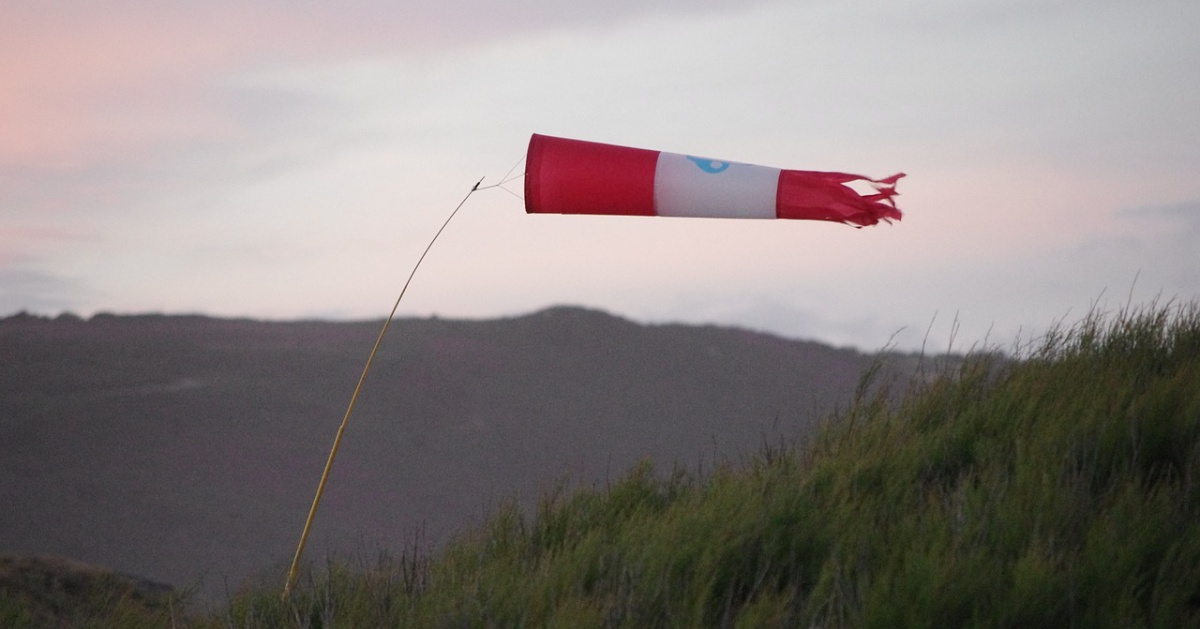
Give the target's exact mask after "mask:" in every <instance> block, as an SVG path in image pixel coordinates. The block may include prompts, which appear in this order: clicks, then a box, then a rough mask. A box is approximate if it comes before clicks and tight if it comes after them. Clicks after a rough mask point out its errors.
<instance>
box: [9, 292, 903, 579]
mask: <svg viewBox="0 0 1200 629" xmlns="http://www.w3.org/2000/svg"><path fill="white" fill-rule="evenodd" d="M380 325H381V322H380V321H365V322H352V323H345V322H342V323H333V322H314V321H308V322H261V321H252V320H229V319H213V318H207V317H201V316H159V315H145V316H113V315H97V316H95V317H92V318H91V319H88V320H81V319H79V318H76V317H71V316H61V317H58V318H56V319H45V318H39V317H33V316H28V315H17V316H14V317H9V318H7V319H3V320H0V554H7V555H28V554H48V555H57V556H64V557H70V558H72V559H73V560H78V561H84V562H89V563H93V564H99V565H105V566H110V567H112V568H114V569H116V570H118V571H121V572H125V573H129V574H135V575H139V576H140V577H144V578H147V579H152V580H156V581H161V582H166V583H170V584H172V585H174V586H175V587H177V588H189V587H197V588H199V590H200V592H201V594H202V596H204V597H206V598H210V599H211V598H214V597H215V598H216V599H217V600H220V599H221V598H223V593H224V592H225V591H226V590H234V589H237V588H238V587H240V586H241V585H243V584H244V583H246V582H247V580H250V579H263V578H267V579H278V580H279V582H280V583H282V579H283V575H284V571H285V570H286V565H287V562H288V561H290V558H291V553H292V552H293V550H294V548H295V544H296V542H297V539H298V537H299V534H300V531H301V528H302V525H303V522H304V517H305V515H306V514H307V510H308V507H309V504H310V502H311V500H312V495H313V491H314V490H315V486H316V483H317V480H318V479H319V476H320V472H321V469H322V467H323V465H324V463H325V458H326V456H327V454H328V451H329V447H330V445H331V443H332V440H333V437H334V434H335V432H336V430H337V427H338V424H339V423H340V421H341V418H342V415H343V413H344V412H345V407H346V404H347V402H348V400H349V397H350V394H351V392H352V391H353V388H354V384H355V382H356V380H357V378H358V375H359V373H360V372H361V370H362V366H363V363H364V361H365V359H366V357H367V354H368V353H369V351H370V348H371V346H372V344H373V343H374V341H375V338H376V336H377V334H378V332H379V328H380ZM872 360H873V356H870V355H866V354H863V353H860V352H857V351H854V350H849V349H837V348H832V347H829V346H826V345H821V344H818V343H812V342H804V341H797V340H788V339H783V338H779V337H774V336H770V335H765V334H760V333H755V332H749V331H745V330H740V329H733V328H720V327H702V326H686V325H641V324H637V323H633V322H631V321H628V320H625V319H621V318H618V317H615V316H611V315H609V314H605V313H602V312H597V311H591V310H584V309H579V308H570V307H557V308H551V309H548V310H544V311H540V312H537V313H534V314H531V315H527V316H520V317H513V318H506V319H496V320H442V319H436V318H433V319H405V320H398V321H397V322H395V323H394V324H393V326H392V329H391V331H390V332H389V335H388V337H387V339H386V340H385V342H384V344H383V347H382V349H381V352H380V355H379V356H378V358H377V359H376V363H375V366H374V367H373V368H372V371H371V373H370V375H369V377H368V379H367V382H366V385H365V387H364V390H363V392H362V395H361V397H360V400H359V403H358V407H357V408H356V410H355V412H354V416H353V417H352V420H351V424H350V427H349V429H348V431H347V433H346V436H345V439H344V442H343V445H342V450H341V452H340V454H339V456H338V460H337V463H336V465H335V467H334V471H333V475H332V477H331V480H330V484H329V487H328V489H327V492H326V495H325V498H324V501H323V503H322V505H321V510H320V512H319V513H318V516H317V520H316V524H315V527H314V531H313V534H312V538H311V541H310V546H309V550H308V554H307V557H308V558H309V559H314V560H317V561H320V560H321V559H322V557H323V556H325V555H326V554H327V553H330V552H334V553H339V554H346V553H364V554H366V555H372V554H374V553H375V552H376V551H377V550H378V549H379V548H380V547H381V546H391V547H400V546H402V545H405V544H411V543H412V540H413V536H414V535H415V534H416V532H417V531H418V530H423V531H424V540H425V542H426V543H430V544H436V543H437V542H439V541H441V540H444V539H446V537H447V536H448V535H450V534H452V533H453V532H454V531H455V530H458V529H460V528H463V527H465V526H467V525H469V524H471V523H473V522H476V521H477V520H478V519H479V518H481V517H482V516H483V515H485V513H486V511H487V510H488V509H489V508H490V507H492V506H494V505H496V504H497V502H499V501H501V500H504V499H506V498H509V497H513V496H518V497H519V499H520V500H521V501H522V502H524V503H526V504H529V503H530V502H532V501H533V500H535V499H536V498H537V496H538V495H539V494H540V493H541V492H543V491H546V490H548V489H551V488H553V487H554V486H555V485H556V484H558V483H559V482H560V481H562V480H563V479H569V480H570V481H571V482H573V483H581V484H585V485H591V484H595V483H600V484H603V483H604V482H605V481H606V479H610V478H611V479H615V478H616V477H617V476H618V475H619V474H621V473H622V472H623V471H625V470H626V469H628V468H629V467H630V466H631V465H632V464H634V463H636V462H638V461H639V460H642V459H650V460H652V461H654V462H655V463H656V464H657V465H659V466H662V467H665V468H669V467H670V466H672V465H674V464H678V465H682V466H685V467H688V468H690V469H693V470H694V469H696V468H697V467H698V466H706V467H711V466H712V465H713V464H714V462H717V461H721V460H729V459H737V458H739V457H740V456H742V455H744V454H748V453H751V452H754V451H757V450H759V449H760V447H761V445H762V443H763V441H764V440H776V439H778V438H793V437H796V436H800V435H803V434H804V433H805V431H806V430H808V429H809V428H810V427H811V426H812V425H813V423H814V422H815V421H817V420H818V419H820V418H821V417H822V416H823V415H825V414H826V413H827V412H828V411H829V410H831V409H832V408H833V407H834V405H835V404H838V403H840V402H844V401H846V400H848V399H849V397H850V395H851V394H852V392H853V390H854V387H855V385H856V384H857V381H858V378H859V376H860V374H861V373H862V371H863V370H864V368H866V367H867V366H868V365H869V364H870V362H871V361H872ZM913 360H914V358H913V357H911V356H910V357H899V360H897V361H893V363H891V364H893V365H894V366H896V368H898V369H907V368H910V367H911V365H912V362H913Z"/></svg>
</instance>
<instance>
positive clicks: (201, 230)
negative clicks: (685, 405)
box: [0, 0, 1200, 351]
mask: <svg viewBox="0 0 1200 629" xmlns="http://www.w3.org/2000/svg"><path fill="white" fill-rule="evenodd" d="M101 4H102V5H103V6H101ZM0 23H2V24H4V25H5V29H4V31H5V35H4V37H2V38H0V121H3V122H2V123H0V316H6V315H8V314H12V313H16V312H19V311H28V312H33V313H37V314H44V315H49V316H53V315H56V314H58V313H62V312H72V313H75V314H78V315H81V316H89V315H91V314H94V313H96V312H115V313H146V312H162V313H203V314H210V315H215V316H230V317H253V318H260V319H280V320H291V319H300V318H322V319H337V320H342V319H378V318H382V317H384V316H386V315H387V313H388V312H389V311H390V310H391V307H392V304H393V302H394V301H395V299H396V296H397V294H398V293H399V290H400V288H401V286H402V285H403V284H404V281H405V279H406V278H407V276H408V274H409V273H410V271H411V270H412V268H413V265H414V264H415V263H416V262H417V260H418V258H419V256H420V255H421V253H422V251H423V250H424V249H425V247H426V245H428V243H429V241H430V239H431V238H432V237H433V236H434V234H435V233H436V232H437V230H438V228H439V227H440V226H441V224H442V223H443V221H445V220H446V218H447V217H448V216H449V215H450V213H451V212H452V211H453V210H454V208H455V207H456V206H457V205H458V203H459V202H460V201H462V200H463V199H464V197H468V193H469V192H470V190H471V187H472V186H473V185H474V184H475V182H476V181H478V180H479V179H480V177H483V178H484V182H483V183H484V185H485V186H487V185H488V184H494V183H498V182H499V181H500V180H501V179H502V178H504V176H505V174H506V173H508V172H509V171H510V169H514V168H515V171H514V172H515V173H516V174H517V175H520V174H521V172H523V171H522V170H521V169H522V168H523V163H522V161H521V160H522V158H523V157H524V153H525V149H526V147H527V144H528V141H529V136H530V134H532V133H541V134H547V135H556V136H562V137H568V138H577V139H584V140H592V141H598V142H607V143H612V144H621V145H627V146H636V147H641V148H650V149H656V150H665V151H672V152H678V153H686V154H692V155H704V156H709V157H713V158H718V159H726V160H734V161H740V162H749V163H755V164H763V165H768V166H776V167H782V168H791V169H805V170H834V171H848V172H855V173H863V174H866V175H870V176H875V177H883V176H887V175H890V174H892V173H895V172H899V171H903V172H905V173H907V174H908V176H907V177H906V178H905V179H903V180H901V182H900V185H899V187H898V190H899V192H900V194H901V196H899V197H898V198H897V202H898V204H899V205H900V207H901V209H902V210H903V211H904V213H905V215H904V219H903V220H902V221H900V222H897V223H894V224H891V225H879V226H875V227H870V228H864V229H854V228H851V227H848V226H845V225H839V224H834V223H827V222H812V221H770V220H767V221H751V220H733V219H679V218H644V217H594V216H554V215H527V214H525V212H524V207H523V203H522V200H521V198H520V195H521V193H522V189H521V181H520V179H517V180H515V181H513V182H512V183H510V184H508V185H506V186H505V187H504V188H488V189H483V190H479V191H477V192H474V193H471V194H470V195H469V197H468V198H467V201H466V203H465V204H464V205H463V207H462V209H461V211H460V212H459V213H458V214H457V215H456V216H455V218H454V219H453V221H451V223H450V224H449V225H448V226H447V228H446V230H445V232H443V233H442V235H441V237H440V238H439V239H438V241H437V242H436V244H435V246H434V247H433V248H432V249H431V251H430V252H429V255H428V256H427V258H426V259H425V260H424V262H423V263H422V265H421V267H420V269H419V271H418V273H417V275H416V276H415V278H414V280H413V282H412V285H411V286H410V288H409V289H408V292H407V293H406V295H405V297H404V300H403V301H402V303H401V305H400V309H399V312H400V314H401V315H403V316H433V315H436V316H439V317H452V318H491V317H501V316H513V315H520V314H524V313H528V312H532V311H534V310H538V309H540V308H544V307H547V306H551V305H556V304H572V305H580V306H586V307H591V308H598V309H602V310H606V311H608V312H611V313H613V314H617V315H620V316H624V317H628V318H631V319H633V320H636V321H641V322H647V323H660V322H686V323H696V324H718V325H737V326H743V327H748V328H751V329H756V330H762V331H766V332H771V333H776V334H780V335H783V336H787V337H791V338H802V339H813V340H818V341H822V342H827V343H832V344H835V345H839V346H852V347H858V348H860V349H863V350H866V351H872V350H876V349H879V348H881V347H884V346H886V345H891V346H894V347H898V348H901V349H918V348H921V347H923V346H924V347H928V348H931V349H935V350H939V351H940V350H944V349H947V348H952V349H964V350H965V349H970V348H971V347H974V346H979V345H998V346H1011V345H1014V344H1016V343H1018V342H1020V341H1021V340H1022V339H1031V338H1035V337H1036V336H1037V335H1038V334H1040V333H1041V332H1042V331H1044V330H1046V329H1047V328H1049V327H1051V326H1053V325H1055V324H1056V323H1060V322H1068V323H1069V322H1071V321H1073V320H1078V318H1080V317H1082V316H1083V315H1084V314H1085V313H1087V312H1088V311H1089V310H1091V309H1093V308H1099V309H1102V310H1115V309H1119V308H1120V307H1122V306H1123V305H1125V304H1127V303H1132V304H1147V303H1150V302H1153V301H1155V300H1157V301H1158V302H1160V303H1161V302H1165V301H1169V300H1175V301H1182V302H1186V301H1190V300H1194V299H1197V298H1198V297H1200V177H1198V175H1200V115H1197V113H1196V112H1200V37H1196V35H1195V34H1196V32H1197V31H1198V30H1200V3H1196V2H1194V1H1192V0H1162V1H1158V2H1152V3H1135V2H1127V1H1110V0H1096V1H1093V2H1087V3H1083V2H1074V1H1054V0H1050V1H1046V0H1038V1H1032V0H1028V1H1026V0H977V1H974V2H970V3H964V2H958V1H957V0H922V1H916V0H899V1H893V2H883V1H880V0H844V1H836V2H835V1H832V0H828V1H827V0H810V1H803V0H781V1H775V0H749V1H743V2H737V3H730V2H716V1H712V0H699V1H696V0H692V1H688V2H682V1H677V0H670V1H663V2H646V1H641V0H639V1H633V0H616V1H612V2H604V3H579V2H566V1H561V0H519V1H515V2H507V3H485V2H480V1H478V0H439V1H438V2H403V3H398V2H383V1H371V0H346V1H344V2H340V3H336V5H334V4H333V3H315V2H293V1H289V2H283V1H282V0H239V1H237V2H233V1H226V0H207V1H205V2H187V1H180V2H174V3H160V2H149V1H139V0H129V1H124V2H121V1H118V2H110V3H93V2H83V1H72V0H64V1H62V2H55V3H37V2H20V1H18V2H6V3H4V4H3V5H2V6H0Z"/></svg>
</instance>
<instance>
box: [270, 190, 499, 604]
mask: <svg viewBox="0 0 1200 629" xmlns="http://www.w3.org/2000/svg"><path fill="white" fill-rule="evenodd" d="M481 183H483V179H480V180H479V181H477V182H476V183H475V185H474V186H472V187H471V190H470V192H467V196H465V197H463V200H462V201H459V202H458V207H455V208H454V211H453V212H451V213H450V216H449V217H447V218H446V221H445V222H444V223H442V226H441V228H439V229H438V230H437V233H436V234H434V235H433V238H432V239H431V240H430V241H429V244H428V245H426V246H425V251H424V252H422V253H421V257H420V258H418V259H417V263H416V264H414V265H413V269H412V272H411V273H409V274H408V280H406V281H405V282H404V287H403V288H401V289H400V296H399V297H397V298H396V303H395V304H393V305H392V312H391V314H389V315H388V317H387V320H385V321H384V322H383V329H381V330H380V331H379V338H377V339H375V347H373V348H371V355H370V356H368V357H367V364H366V365H364V366H363V370H362V375H360V376H359V377H358V384H357V385H355V387H354V394H353V395H351V396H350V404H349V405H348V406H347V407H346V414H345V416H343V417H342V425H341V426H339V427H338V431H337V436H336V437H334V439H333V448H332V449H330V450H329V458H328V459H327V460H326V461H325V471H323V472H321V482H320V483H318V484H317V494H316V495H315V496H313V501H312V507H310V508H309V510H308V518H307V519H306V520H305V521H304V532H302V533H301V534H300V543H299V545H297V546H296V554H295V556H294V557H292V567H291V568H289V569H288V574H287V581H286V582H284V584H283V598H284V599H285V600H286V599H287V598H288V597H289V596H291V593H292V586H293V585H295V582H296V573H297V572H299V570H300V557H301V556H302V555H303V554H304V545H305V544H306V543H307V542H308V533H309V530H310V529H311V528H312V523H313V518H314V517H316V515H317V505H319V504H321V494H323V493H325V483H326V482H328V481H329V471H330V470H332V469H333V459H334V458H335V457H337V452H338V447H340V446H341V444H342V435H343V434H344V433H345V432H346V425H347V424H349V423H350V413H351V412H353V411H354V404H355V403H356V402H357V401H358V393H359V391H361V390H362V385H363V382H364V381H365V380H366V379H367V372H368V371H370V370H371V363H372V362H374V361H375V354H376V353H378V352H379V346H380V344H382V343H383V337H384V335H385V334H387V331H388V327H390V326H391V325H392V319H394V318H395V317H396V309H397V308H399V307H400V300H401V299H404V293H405V291H407V290H408V285H409V284H410V283H411V282H412V279H413V276H414V275H416V274H417V269H418V268H419V267H420V266H421V262H422V261H424V260H425V256H426V255H427V254H428V253H429V250H430V249H431V248H433V243H434V242H437V239H438V236H441V235H442V231H444V230H445V229H446V226H447V225H449V224H450V220H451V219H453V218H454V215H455V214H458V211H459V210H460V209H462V206H463V204H464V203H466V202H467V199H469V198H471V194H472V193H474V192H475V191H476V190H478V189H479V184H481Z"/></svg>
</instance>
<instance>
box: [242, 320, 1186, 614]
mask: <svg viewBox="0 0 1200 629" xmlns="http://www.w3.org/2000/svg"><path fill="white" fill-rule="evenodd" d="M314 579H315V580H313V581H311V582H307V585H306V589H304V590H303V591H302V592H300V593H299V594H298V595H296V597H295V598H294V599H293V600H292V601H291V602H289V603H281V602H280V600H279V597H278V591H277V590H274V589H271V590H267V591H264V592H258V593H254V592H251V593H247V594H245V595H243V596H242V597H240V598H239V599H238V600H237V601H236V602H235V604H234V605H233V606H232V609H231V611H230V613H231V614H232V618H233V619H234V620H236V621H237V623H238V625H239V626H241V625H242V623H246V624H248V625H251V626H273V625H275V624H285V623H294V622H296V621H297V620H302V621H305V622H311V623H312V624H313V626H326V625H327V624H329V623H335V624H337V625H338V626H341V625H349V626H429V627H439V626H441V627H459V626H480V627H482V626H534V627H543V626H545V627H667V626H731V627H732V626H736V627H791V626H805V627H807V626H822V627H825V626H832V627H840V626H859V627H909V626H931V627H963V626H1008V627H1029V626H1039V627H1067V626H1082V627H1106V626H1111V627H1129V626H1169V627H1177V626H1200V309H1198V308H1196V307H1194V306H1192V307H1186V308H1180V309H1175V310H1168V309H1158V308H1152V309H1147V310H1145V311H1141V312H1133V313H1128V312H1127V313H1121V314H1120V315H1118V316H1116V317H1114V318H1112V319H1105V318H1103V317H1091V318H1089V319H1087V320H1085V321H1083V322H1082V323H1080V324H1079V325H1077V326H1076V327H1073V328H1070V329H1065V330H1059V331H1057V332H1055V333H1052V334H1050V335H1049V336H1048V337H1047V339H1046V341H1045V344H1044V345H1042V346H1040V347H1035V348H1031V349H1030V350H1029V351H1028V353H1027V355H1026V356H1023V357H1022V360H1020V361H1015V362H1008V363H1000V362H997V361H995V360H994V359H991V358H988V357H978V358H977V359H973V360H969V361H967V362H966V363H965V364H963V365H962V367H961V368H960V369H957V370H955V371H952V372H947V373H946V374H945V377H943V378H940V379H937V380H934V381H932V382H929V383H927V384H923V385H919V386H917V388H916V389H915V390H914V391H912V392H910V393H909V394H908V395H907V396H905V397H903V398H901V399H900V400H899V401H896V398H895V397H892V396H889V395H887V393H886V391H883V392H881V393H880V394H879V395H864V396H862V397H861V398H860V399H859V400H858V402H857V403H856V404H855V405H854V406H852V407H851V408H849V409H848V410H846V411H845V412H844V413H841V414H840V415H839V416H838V417H837V418H836V421H833V422H832V423H830V424H829V425H828V426H827V427H826V428H825V429H824V430H823V431H822V432H821V433H820V434H819V435H818V436H817V437H816V438H815V439H814V440H812V441H810V442H808V443H801V444H798V445H796V446H795V447H790V448H767V449H765V450H764V451H762V453H761V454H760V455H759V457H758V458H756V459H755V460H753V461H751V462H749V463H748V464H746V465H744V466H741V467H734V466H729V467H724V468H721V469H719V470H717V471H716V472H714V473H712V474H707V475H703V476H694V475H688V474H675V475H673V476H670V477H669V478H666V479H663V478H660V477H657V476H656V475H655V474H653V473H651V471H650V469H649V468H648V467H642V468H639V469H637V470H636V471H634V472H633V473H631V474H629V475H627V476H625V477H624V478H622V479H620V480H619V481H618V482H615V483H614V484H613V485H612V486H611V487H609V488H607V489H604V490H590V491H582V492H575V493H565V494H561V495H559V496H557V497H556V498H552V499H549V500H547V501H545V502H543V503H542V506H541V507H540V508H539V510H538V513H537V516H536V517H533V518H530V517H526V516H525V515H523V514H522V513H521V511H520V510H518V509H516V508H512V507H509V508H502V509H500V510H499V511H498V512H497V513H496V514H494V515H493V517H492V518H491V519H490V520H489V521H488V522H487V523H486V525H485V526H483V527H481V528H479V529H477V530H475V531H473V532H471V533H470V534H467V535H464V536H462V537H461V538H460V539H458V540H457V541H456V542H455V543H454V544H452V545H451V546H450V547H449V548H448V549H447V550H446V551H445V552H444V553H440V554H438V555H435V556H434V557H432V558H423V557H421V556H419V555H404V556H401V557H399V558H396V559H391V560H386V561H383V562H381V563H380V565H365V566H357V567H356V566H354V565H352V564H339V565H334V566H333V567H332V572H330V573H328V574H324V575H316V576H315V577H314Z"/></svg>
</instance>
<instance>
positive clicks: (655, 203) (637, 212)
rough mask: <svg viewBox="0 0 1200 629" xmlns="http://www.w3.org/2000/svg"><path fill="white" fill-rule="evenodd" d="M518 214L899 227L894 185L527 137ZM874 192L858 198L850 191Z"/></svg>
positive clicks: (886, 181) (846, 176)
mask: <svg viewBox="0 0 1200 629" xmlns="http://www.w3.org/2000/svg"><path fill="white" fill-rule="evenodd" d="M525 164H526V165H525V211H526V212H529V213H548V214H617V215H625V216H697V217H712V218H794V219H810V220H820V221H835V222H838V223H846V224H848V225H855V226H864V225H874V224H876V223H878V222H879V221H892V220H900V216H901V214H900V210H899V209H898V208H897V207H896V204H895V202H894V201H893V200H892V197H894V196H896V194H897V192H896V181H897V180H898V179H900V178H901V177H903V176H904V174H903V173H899V174H896V175H892V176H891V177H887V178H885V179H871V178H870V177H864V176H862V175H851V174H847V173H829V172H816V171H807V170H783V169H780V168H771V167H768V166H755V165H753V164H739V163H737V162H727V161H722V160H715V159H708V158H703V157H693V156H691V155H680V154H678V153H666V152H662V151H650V150H646V149H637V148H629V147H625V146H614V145H612V144H600V143H597V142H584V141H581V140H568V139H564V138H556V137H551V136H547V135H538V134H534V135H533V137H532V138H530V140H529V154H528V155H527V156H526V160H525ZM853 182H864V183H866V184H869V186H870V187H871V188H872V189H873V190H874V191H873V192H870V193H868V194H860V193H859V192H858V191H856V190H854V189H853V188H851V187H850V186H848V185H846V184H849V183H853Z"/></svg>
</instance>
